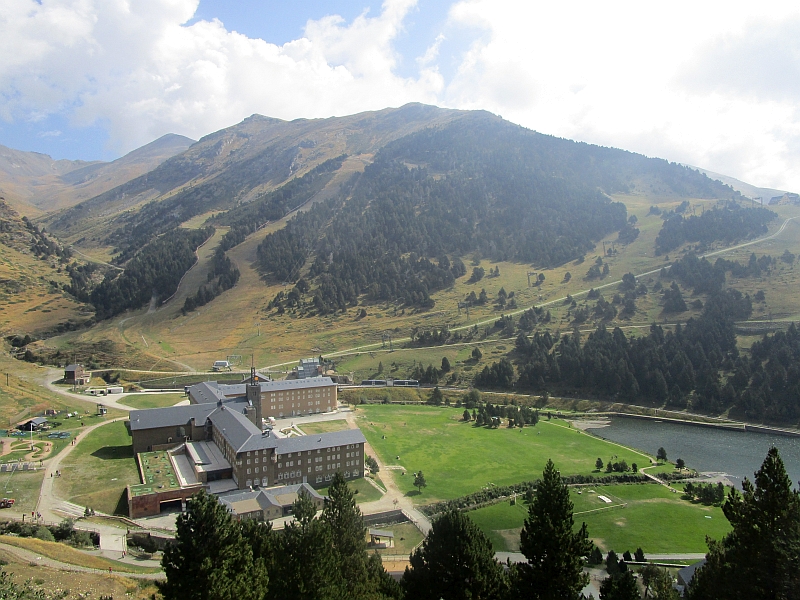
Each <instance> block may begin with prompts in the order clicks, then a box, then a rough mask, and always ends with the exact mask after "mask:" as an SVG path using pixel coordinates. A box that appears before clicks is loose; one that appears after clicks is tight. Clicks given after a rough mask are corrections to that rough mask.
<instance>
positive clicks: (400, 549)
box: [370, 523, 423, 554]
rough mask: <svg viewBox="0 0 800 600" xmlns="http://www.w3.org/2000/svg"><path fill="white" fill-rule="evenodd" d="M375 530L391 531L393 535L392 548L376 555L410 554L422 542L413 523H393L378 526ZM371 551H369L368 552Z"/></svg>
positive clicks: (381, 550)
mask: <svg viewBox="0 0 800 600" xmlns="http://www.w3.org/2000/svg"><path fill="white" fill-rule="evenodd" d="M375 529H380V530H382V531H391V532H392V533H393V534H394V547H393V548H383V549H380V550H378V554H411V551H412V550H413V549H414V548H416V547H417V546H418V545H419V544H420V543H421V542H422V539H423V538H422V534H421V533H420V531H419V529H417V526H416V525H414V524H413V523H395V524H394V525H379V526H377V527H375ZM370 551H371V550H370Z"/></svg>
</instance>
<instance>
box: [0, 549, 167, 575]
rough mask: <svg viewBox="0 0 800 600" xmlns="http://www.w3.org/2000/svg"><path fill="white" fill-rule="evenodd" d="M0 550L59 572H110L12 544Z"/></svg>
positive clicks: (118, 572)
mask: <svg viewBox="0 0 800 600" xmlns="http://www.w3.org/2000/svg"><path fill="white" fill-rule="evenodd" d="M0 548H2V549H3V550H4V551H6V552H8V553H9V554H13V555H14V556H17V557H19V558H21V559H22V560H25V561H27V562H28V563H31V564H35V565H41V566H44V567H50V568H51V569H58V570H59V571H72V572H73V573H95V574H97V575H108V574H109V572H108V571H107V570H105V569H92V568H90V567H81V566H79V565H71V564H69V563H65V562H61V561H58V560H55V559H52V558H48V557H46V556H41V555H40V554H37V553H36V552H31V551H30V550H26V549H24V548H18V547H17V546H12V545H10V544H3V543H0ZM126 562H128V561H126ZM114 574H115V575H121V576H123V577H133V578H135V579H164V578H165V577H166V575H164V573H123V572H120V571H117V572H116V573H114Z"/></svg>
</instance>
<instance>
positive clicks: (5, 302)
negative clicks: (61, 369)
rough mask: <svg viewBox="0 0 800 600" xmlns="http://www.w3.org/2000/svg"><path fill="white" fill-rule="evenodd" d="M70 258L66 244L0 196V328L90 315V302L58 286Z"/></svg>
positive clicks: (30, 329) (42, 325)
mask: <svg viewBox="0 0 800 600" xmlns="http://www.w3.org/2000/svg"><path fill="white" fill-rule="evenodd" d="M61 166H64V165H63V164H62V165H61ZM69 260H70V252H69V251H68V250H66V249H64V248H63V247H62V246H61V244H59V243H58V241H57V240H54V239H52V238H51V237H50V236H48V235H47V234H45V233H42V232H41V231H40V230H39V228H38V227H36V226H35V225H34V224H33V223H32V222H31V221H29V220H28V219H27V218H21V217H20V215H19V213H17V211H16V210H14V208H13V207H11V206H10V205H9V204H8V203H6V202H5V200H4V199H3V198H2V197H0V333H1V334H3V335H9V334H18V335H29V334H33V335H34V336H36V335H38V334H42V333H52V332H57V331H64V330H65V329H67V328H73V327H75V326H77V325H78V324H79V323H81V322H83V321H86V320H87V319H89V318H91V317H92V315H93V310H92V307H90V306H87V305H85V304H83V303H81V302H79V301H77V300H76V299H75V298H74V297H73V296H71V295H69V294H67V293H65V292H64V290H63V287H64V286H65V285H67V284H68V283H69V278H68V277H67V276H66V273H65V272H64V270H63V266H64V265H65V264H66V263H67V262H68V261H69Z"/></svg>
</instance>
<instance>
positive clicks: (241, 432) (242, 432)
mask: <svg viewBox="0 0 800 600" xmlns="http://www.w3.org/2000/svg"><path fill="white" fill-rule="evenodd" d="M195 406H208V405H207V404H195ZM246 406H247V405H246V404H245V403H235V404H234V403H228V404H223V405H222V406H218V407H215V409H214V411H213V412H212V413H211V414H209V415H208V418H209V419H210V420H211V422H212V423H213V424H214V428H215V429H216V430H217V431H219V432H220V433H221V434H222V436H223V437H224V438H225V439H226V440H228V443H229V444H230V445H231V446H233V448H234V449H235V450H236V452H242V451H244V450H245V449H246V448H245V447H244V446H245V445H247V443H248V442H249V441H250V440H251V439H252V438H255V439H257V440H260V439H261V438H262V437H265V436H262V435H261V429H259V428H258V427H256V426H255V425H254V424H253V422H252V421H250V419H248V418H247V416H246V415H245V414H244V412H243V410H244V408H245V407H246ZM270 437H271V436H270ZM272 442H273V443H272V444H271V445H267V446H259V447H260V448H271V447H273V446H274V445H275V444H274V442H275V438H272ZM247 449H249V448H247Z"/></svg>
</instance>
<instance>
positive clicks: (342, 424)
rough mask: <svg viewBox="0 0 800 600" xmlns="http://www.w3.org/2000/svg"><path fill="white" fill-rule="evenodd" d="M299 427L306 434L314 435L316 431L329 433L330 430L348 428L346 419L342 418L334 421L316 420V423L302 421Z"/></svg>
mask: <svg viewBox="0 0 800 600" xmlns="http://www.w3.org/2000/svg"><path fill="white" fill-rule="evenodd" d="M300 429H302V430H303V433H305V434H306V435H314V434H318V433H330V432H332V431H343V430H344V429H348V427H347V421H345V420H344V419H336V420H335V421H317V422H316V423H303V424H302V425H300Z"/></svg>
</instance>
